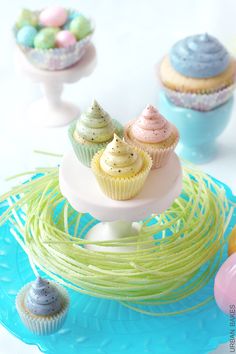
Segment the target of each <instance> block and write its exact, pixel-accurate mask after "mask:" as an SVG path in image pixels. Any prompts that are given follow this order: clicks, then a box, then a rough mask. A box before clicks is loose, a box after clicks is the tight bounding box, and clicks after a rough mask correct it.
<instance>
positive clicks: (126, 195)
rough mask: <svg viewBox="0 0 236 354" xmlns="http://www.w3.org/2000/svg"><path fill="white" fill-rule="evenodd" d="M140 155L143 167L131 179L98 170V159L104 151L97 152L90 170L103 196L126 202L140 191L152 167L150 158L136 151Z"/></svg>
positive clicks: (142, 152) (138, 150) (140, 151)
mask: <svg viewBox="0 0 236 354" xmlns="http://www.w3.org/2000/svg"><path fill="white" fill-rule="evenodd" d="M135 149H136V150H137V152H138V153H139V154H141V155H142V158H143V161H144V166H143V168H142V171H141V172H139V173H138V174H137V175H136V176H133V177H127V178H125V177H123V178H120V177H112V176H109V175H107V174H105V173H104V172H103V171H102V170H101V168H100V158H101V155H102V153H103V151H104V150H101V151H99V152H98V153H97V154H96V155H95V156H94V157H93V159H92V163H91V168H92V171H93V172H94V174H95V177H96V179H97V181H98V184H99V186H100V187H101V189H102V191H103V193H104V194H106V195H107V196H108V197H109V198H111V199H115V200H128V199H131V198H133V197H135V196H136V195H137V194H138V193H139V192H140V190H141V189H142V187H143V185H144V183H145V180H146V178H147V176H148V174H149V171H150V169H151V167H152V159H151V157H150V156H149V155H148V154H147V153H145V152H144V151H142V150H140V149H137V148H135Z"/></svg>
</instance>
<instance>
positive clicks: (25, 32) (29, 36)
mask: <svg viewBox="0 0 236 354" xmlns="http://www.w3.org/2000/svg"><path fill="white" fill-rule="evenodd" d="M36 35H37V30H36V28H35V27H33V26H24V27H22V28H21V29H19V31H18V32H17V36H16V40H17V43H19V44H21V45H23V46H25V47H34V39H35V37H36Z"/></svg>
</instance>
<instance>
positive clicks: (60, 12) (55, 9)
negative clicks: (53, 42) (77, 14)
mask: <svg viewBox="0 0 236 354" xmlns="http://www.w3.org/2000/svg"><path fill="white" fill-rule="evenodd" d="M67 16H68V15H67V11H66V9H64V8H63V7H61V6H50V7H48V8H46V9H45V10H43V11H42V12H41V13H40V15H39V22H40V24H41V25H43V26H47V27H60V26H63V25H64V24H65V23H66V21H67Z"/></svg>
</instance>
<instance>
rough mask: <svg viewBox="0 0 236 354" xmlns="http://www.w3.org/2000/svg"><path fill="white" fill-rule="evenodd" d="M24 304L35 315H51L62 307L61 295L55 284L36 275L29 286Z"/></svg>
mask: <svg viewBox="0 0 236 354" xmlns="http://www.w3.org/2000/svg"><path fill="white" fill-rule="evenodd" d="M24 305H25V307H26V309H27V310H28V311H30V312H31V313H32V314H34V315H37V316H51V315H54V314H56V313H58V312H59V311H60V310H61V308H62V300H61V295H60V293H59V291H58V289H57V288H56V286H55V285H54V284H52V283H50V282H49V281H47V280H45V279H42V278H41V277H38V278H37V279H36V280H35V281H34V282H33V283H32V284H31V286H30V289H29V291H28V293H27V294H26V297H25V302H24Z"/></svg>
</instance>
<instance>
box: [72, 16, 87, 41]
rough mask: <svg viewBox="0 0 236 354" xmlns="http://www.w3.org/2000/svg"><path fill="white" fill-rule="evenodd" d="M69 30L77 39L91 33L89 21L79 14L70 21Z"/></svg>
mask: <svg viewBox="0 0 236 354" xmlns="http://www.w3.org/2000/svg"><path fill="white" fill-rule="evenodd" d="M70 31H71V32H72V33H73V34H74V35H75V37H76V39H77V40H80V39H83V38H84V37H86V36H87V35H88V34H89V33H91V31H92V28H91V23H90V21H89V20H88V19H87V18H86V17H84V16H83V15H80V16H78V17H76V18H75V19H74V20H72V21H71V23H70Z"/></svg>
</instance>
